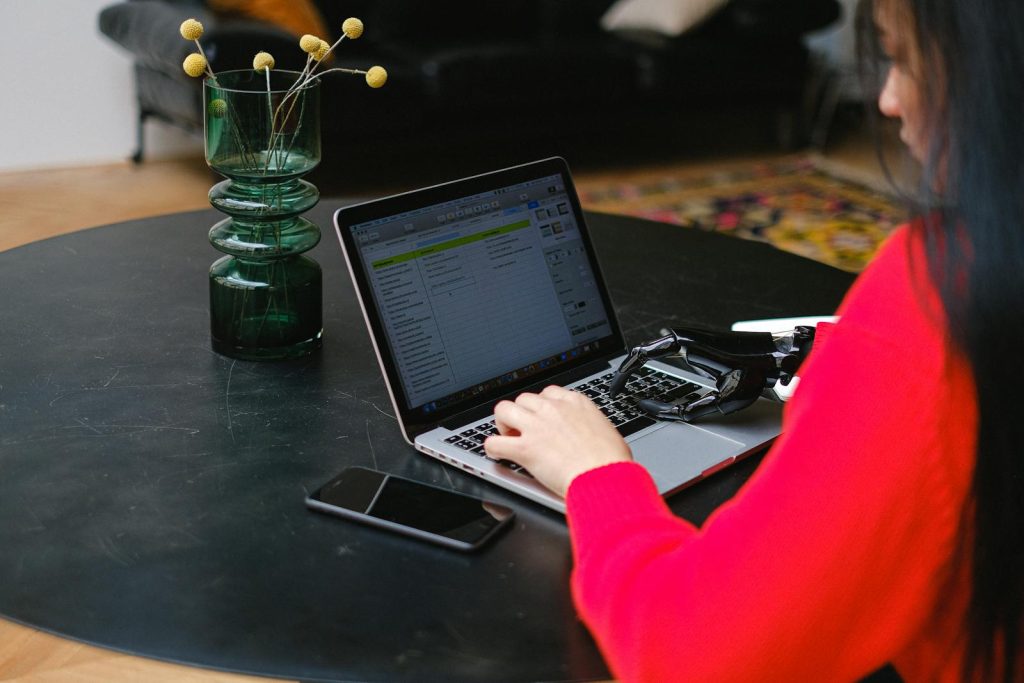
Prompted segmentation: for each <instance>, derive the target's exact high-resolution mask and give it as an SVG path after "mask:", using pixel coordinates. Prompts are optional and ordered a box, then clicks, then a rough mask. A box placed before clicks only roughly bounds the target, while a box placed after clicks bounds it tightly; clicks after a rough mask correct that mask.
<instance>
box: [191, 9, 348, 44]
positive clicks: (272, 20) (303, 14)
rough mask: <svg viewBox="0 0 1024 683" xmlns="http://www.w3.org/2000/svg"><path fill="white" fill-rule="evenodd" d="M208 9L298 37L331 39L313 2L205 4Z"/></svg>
mask: <svg viewBox="0 0 1024 683" xmlns="http://www.w3.org/2000/svg"><path fill="white" fill-rule="evenodd" d="M208 2H209V6H210V9H212V10H213V11H215V12H218V13H222V14H231V15H237V16H241V17H245V18H248V19H256V20H259V21H265V22H267V23H268V24H273V25H274V26H277V27H279V28H283V29H284V30H285V31H288V32H289V33H291V34H293V35H296V36H301V35H303V34H306V33H312V34H313V35H315V36H317V37H319V38H324V39H327V38H328V36H329V35H330V33H329V31H328V29H327V24H326V23H324V19H323V17H321V16H320V10H319V9H317V6H316V5H315V4H313V2H312V0H208Z"/></svg>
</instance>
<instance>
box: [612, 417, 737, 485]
mask: <svg viewBox="0 0 1024 683" xmlns="http://www.w3.org/2000/svg"><path fill="white" fill-rule="evenodd" d="M629 447H630V449H632V451H633V457H634V458H635V459H636V461H637V462H639V463H641V464H642V465H643V466H644V467H646V468H647V470H648V471H649V472H650V473H651V476H652V477H653V478H654V481H655V483H656V484H657V485H658V490H659V491H661V492H665V491H668V490H671V489H675V488H677V487H678V486H679V485H681V484H684V483H686V482H687V481H690V480H692V479H695V478H697V477H699V476H700V475H701V473H703V472H704V471H705V470H707V469H708V468H710V467H713V466H715V465H717V464H718V463H720V462H722V461H723V460H728V459H729V458H733V457H736V456H737V455H739V454H740V453H743V452H744V451H745V450H746V447H745V446H744V445H743V444H742V443H740V442H738V441H733V440H732V439H726V438H725V437H721V436H716V435H714V434H712V433H710V432H708V431H705V430H703V429H701V428H700V427H695V426H693V425H688V424H679V423H674V424H666V425H665V426H663V427H662V428H661V429H657V430H655V431H653V432H648V433H646V434H644V435H642V436H641V437H640V438H638V439H637V440H635V441H632V442H631V443H630V444H629Z"/></svg>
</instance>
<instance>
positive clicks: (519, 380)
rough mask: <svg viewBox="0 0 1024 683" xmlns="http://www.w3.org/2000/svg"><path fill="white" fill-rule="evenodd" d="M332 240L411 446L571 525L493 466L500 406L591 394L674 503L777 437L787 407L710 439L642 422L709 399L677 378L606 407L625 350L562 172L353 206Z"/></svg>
mask: <svg viewBox="0 0 1024 683" xmlns="http://www.w3.org/2000/svg"><path fill="white" fill-rule="evenodd" d="M334 225H335V230H336V231H337V233H338V238H339V240H340V241H341V248H342V251H343V252H344V256H345V261H346V263H347V264H348V269H349V273H350V275H351V276H352V282H353V284H354V286H355V291H356V295H357V296H358V298H359V304H360V306H361V307H362V311H363V315H364V317H365V319H366V324H367V328H368V330H369V333H370V337H371V339H372V341H373V346H374V349H375V350H376V354H377V359H378V361H379V362H380V367H381V371H382V372H383V374H384V380H385V382H386V384H387V388H388V393H389V394H390V397H391V402H392V404H393V406H394V409H395V414H396V415H397V417H398V422H399V426H400V427H401V430H402V434H403V436H404V437H405V439H406V441H408V442H409V443H410V444H412V445H413V446H414V447H415V448H416V450H418V451H420V452H422V453H425V454H427V455H429V456H431V457H434V458H437V459H438V460H441V461H442V462H445V463H448V464H449V465H452V466H454V467H456V468H458V469H461V470H463V471H464V472H468V473H470V474H473V475H475V476H477V477H480V478H482V479H484V480H486V481H489V482H491V483H493V484H496V485H498V486H501V487H504V488H506V489H508V490H510V491H513V492H515V493H517V494H519V495H522V496H524V497H526V498H528V499H530V500H532V501H535V502H537V503H540V504H541V505H545V506H547V507H549V508H551V509H553V510H557V511H559V512H564V511H565V504H564V501H563V500H562V499H561V498H560V497H558V496H557V495H555V494H553V493H552V492H551V491H549V490H548V489H546V488H545V487H543V486H542V485H540V484H539V483H538V482H537V481H536V480H534V479H533V478H532V477H531V476H530V474H529V472H527V471H525V470H523V469H522V468H521V467H519V466H517V465H514V464H512V463H509V462H502V461H495V460H493V459H491V458H489V457H488V456H487V454H486V453H485V452H484V449H483V446H482V443H483V441H484V439H485V438H486V437H487V436H488V435H489V434H492V433H494V432H495V431H496V430H495V427H494V422H493V419H494V418H493V414H492V411H493V407H494V404H495V403H496V402H498V401H499V400H501V399H503V398H514V397H515V396H516V395H518V394H519V393H521V392H523V391H539V390H540V389H542V388H543V387H545V386H547V385H548V384H559V385H562V386H565V387H568V388H570V389H575V390H578V391H582V392H584V393H585V394H586V395H587V396H589V397H591V398H592V399H593V400H594V402H595V403H597V404H598V406H599V407H601V409H602V411H603V412H604V413H605V414H606V415H608V417H609V419H610V420H611V421H612V423H613V424H615V425H616V428H617V429H618V430H619V431H620V433H622V434H623V435H624V436H625V437H626V440H627V442H629V445H630V448H631V450H632V452H633V456H634V458H635V459H636V460H637V461H638V462H640V463H642V464H643V465H644V466H645V467H647V469H648V470H649V471H650V472H651V475H652V476H653V478H654V481H655V483H656V484H657V486H658V490H659V491H660V492H661V493H662V494H663V495H669V494H671V493H673V492H675V491H677V490H679V489H681V488H683V487H684V486H687V485H688V484H692V483H694V482H696V481H699V480H700V479H702V478H704V477H707V476H708V475H710V474H711V473H713V472H716V471H718V470H719V469H721V468H722V467H725V466H726V465H728V464H730V463H732V462H734V461H735V460H737V459H738V458H740V457H742V456H744V455H746V454H748V453H751V452H753V451H755V450H757V449H759V448H760V447H761V446H763V445H764V444H766V443H768V442H769V441H771V440H772V439H773V438H775V437H776V436H777V435H778V434H779V431H780V426H781V407H780V404H779V403H776V402H773V401H769V400H766V399H759V400H758V401H757V402H756V403H755V404H754V405H753V406H751V407H750V408H747V409H746V410H744V411H740V412H738V413H734V414H732V415H729V416H726V417H722V418H717V419H709V420H708V421H706V422H701V423H698V424H685V423H670V422H657V421H655V420H653V419H651V418H650V417H648V416H646V415H645V414H644V413H643V411H641V410H640V409H639V408H638V407H637V406H636V401H637V400H638V399H639V398H644V397H651V398H656V399H658V400H664V401H676V402H682V401H690V400H694V398H695V397H698V396H700V395H703V394H705V393H707V392H708V391H710V390H711V389H712V387H713V384H712V383H710V382H708V380H706V379H705V378H703V377H700V376H699V375H696V374H691V373H689V372H686V371H683V370H679V369H678V368H676V367H673V366H672V365H669V364H666V363H660V362H650V363H648V364H647V365H646V366H645V367H644V368H643V369H642V370H641V371H640V372H639V373H637V376H636V377H634V378H632V379H631V380H630V383H629V384H628V385H627V387H626V391H625V392H623V394H620V395H618V396H616V399H615V400H614V401H612V400H611V399H609V398H608V396H607V386H608V383H609V381H610V379H611V377H612V374H613V373H614V371H615V370H616V369H617V368H618V366H619V363H620V362H621V361H622V360H623V358H624V357H625V354H626V352H627V350H628V349H629V345H628V344H627V342H626V340H625V339H624V337H623V333H622V329H621V326H620V324H619V321H618V319H617V318H616V316H615V309H614V307H613V306H612V302H611V298H610V297H609V295H608V288H607V286H606V284H605V281H604V279H603V278H602V276H601V269H600V267H599V265H598V260H597V255H596V253H595V251H594V246H593V244H592V242H591V239H590V235H589V233H588V231H587V224H586V221H585V220H584V215H583V211H582V209H581V208H580V203H579V199H578V198H577V196H576V191H575V188H574V187H573V182H572V178H571V176H570V173H569V168H568V166H567V165H566V162H565V161H564V160H563V159H561V158H550V159H542V160H540V161H536V162H532V163H528V164H523V165H520V166H515V167H512V168H506V169H502V170H498V171H494V172H491V173H485V174H482V175H477V176H473V177H470V178H463V179H460V180H455V181H452V182H448V183H444V184H441V185H435V186H432V187H427V188H424V189H419V190H414V191H411V192H406V193H403V194H398V195H394V196H390V197H385V198H382V199H376V200H373V201H369V202H365V203H362V204H356V205H353V206H347V207H344V208H342V209H339V210H338V211H337V212H336V213H335V214H334ZM637 341H643V340H637Z"/></svg>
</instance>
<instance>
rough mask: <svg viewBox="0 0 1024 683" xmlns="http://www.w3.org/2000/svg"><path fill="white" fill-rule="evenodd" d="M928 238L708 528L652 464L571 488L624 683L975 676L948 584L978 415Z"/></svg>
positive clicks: (573, 517)
mask: <svg viewBox="0 0 1024 683" xmlns="http://www.w3.org/2000/svg"><path fill="white" fill-rule="evenodd" d="M911 235H912V233H911V231H910V230H909V229H908V228H902V229H900V230H899V231H898V232H897V233H896V234H894V235H893V237H892V238H891V239H890V240H889V241H888V242H887V244H886V245H885V246H884V247H883V249H882V250H881V252H880V253H879V254H878V256H877V257H876V258H875V260H874V262H873V263H872V265H871V266H870V267H869V268H868V269H867V270H866V271H865V272H864V273H863V274H862V275H861V277H860V278H858V280H857V281H856V283H855V284H854V287H853V288H852V289H851V291H850V292H849V294H848V295H847V297H846V299H845V301H844V302H843V305H842V306H841V307H840V311H839V313H840V315H841V316H842V318H841V320H840V322H839V323H838V324H837V325H836V326H835V327H834V328H833V329H832V330H831V331H830V332H829V334H828V335H827V336H825V337H824V338H823V339H821V340H820V343H817V344H816V345H815V349H814V351H813V352H812V354H811V357H810V358H809V359H808V360H807V362H806V365H805V367H804V368H803V372H802V373H801V374H802V380H801V384H800V386H799V388H798V389H797V391H796V394H795V395H794V397H793V398H792V400H791V401H790V402H789V404H787V406H786V410H785V415H784V421H783V435H782V436H781V437H780V438H779V439H778V440H777V441H776V443H775V445H774V446H773V447H772V449H771V451H770V452H769V453H768V454H767V455H766V456H765V459H764V461H763V462H762V463H761V465H760V467H759V468H758V470H757V472H756V473H755V474H754V476H753V477H751V479H750V480H749V481H748V482H747V483H746V484H745V485H744V487H743V488H742V489H741V490H740V492H739V493H738V494H737V495H736V496H735V497H734V498H733V499H732V500H730V501H729V502H727V503H725V504H724V505H722V506H721V507H720V508H719V509H718V510H716V511H715V513H714V514H713V515H712V516H711V517H710V518H709V519H708V520H707V522H706V523H705V524H704V525H703V527H701V528H700V529H698V528H695V527H694V526H693V525H691V524H689V523H687V522H686V521H684V520H682V519H679V518H678V517H676V516H674V515H673V514H672V513H671V511H670V510H669V509H668V507H667V506H666V505H665V504H664V501H662V499H661V498H660V497H659V496H658V494H657V491H656V490H655V488H654V485H653V483H652V481H651V479H650V477H649V476H648V474H647V472H646V471H645V470H644V469H643V468H641V467H640V466H639V465H636V464H633V463H620V464H615V465H609V466H606V467H603V468H599V469H596V470H592V471H590V472H587V473H585V474H583V475H581V476H579V477H577V478H576V479H575V480H574V481H573V483H572V485H571V487H570V489H569V492H568V495H567V504H568V520H569V526H570V530H571V534H572V541H573V552H574V556H575V562H576V564H575V570H574V573H573V585H572V587H573V594H574V598H575V600H576V604H577V607H578V609H579V611H580V614H581V615H582V617H583V619H584V621H585V622H586V624H587V626H588V627H589V628H590V629H591V631H592V632H593V634H594V635H595V637H596V639H597V641H598V643H599V645H600V647H601V650H602V652H603V653H604V655H605V657H606V659H607V661H608V663H609V666H610V667H611V669H612V671H613V672H614V674H615V676H616V677H618V678H620V679H622V680H625V681H635V680H643V681H658V682H664V681H673V680H691V681H702V682H703V681H733V680H743V681H747V680H750V681H769V680H777V681H849V680H856V679H858V678H860V677H862V676H865V675H867V674H869V673H871V672H872V671H873V670H875V669H877V668H878V667H880V666H882V665H884V664H885V663H886V662H892V663H894V665H895V666H896V668H897V670H898V671H899V672H900V673H901V675H902V676H903V677H904V679H905V680H907V681H910V682H913V681H918V680H921V681H932V680H943V681H946V680H948V681H952V680H956V679H957V678H958V676H959V667H960V663H961V658H962V651H963V644H962V642H961V641H960V640H959V639H958V634H959V632H960V623H961V620H962V618H963V610H964V607H965V605H966V599H967V595H968V585H969V584H968V581H967V577H966V574H964V573H963V571H962V570H963V569H964V568H965V566H964V564H963V563H961V565H960V566H961V571H959V572H958V573H956V575H955V576H953V575H952V572H951V571H950V567H951V566H952V559H953V558H954V557H955V555H956V553H957V538H958V536H957V533H958V524H959V522H960V519H961V511H962V510H963V508H964V503H965V500H966V496H967V494H968V490H969V486H970V479H971V475H972V472H973V462H974V447H975V433H976V428H977V409H976V407H975V400H974V384H973V381H972V379H971V376H970V372H969V368H968V367H967V364H966V361H965V360H964V359H963V358H962V357H961V356H959V355H957V354H955V353H953V352H952V351H951V349H950V347H949V346H948V344H947V340H946V337H945V333H944V328H943V325H944V320H943V318H942V316H941V314H940V313H939V311H940V310H941V309H940V308H939V305H938V299H937V296H936V294H935V292H934V289H933V288H931V287H930V286H929V285H927V284H926V281H925V278H924V277H923V272H924V258H923V251H922V247H921V244H920V240H919V239H917V238H914V237H911ZM911 264H913V266H912V265H911ZM685 455H686V454H685V453H680V457H685Z"/></svg>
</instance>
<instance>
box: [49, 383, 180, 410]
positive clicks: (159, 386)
mask: <svg viewBox="0 0 1024 683" xmlns="http://www.w3.org/2000/svg"><path fill="white" fill-rule="evenodd" d="M180 386H181V383H180V382H178V383H174V384H125V385H123V386H113V387H108V386H99V387H80V388H78V389H71V390H69V391H64V392H61V393H60V394H58V395H57V396H56V397H55V398H54V399H53V400H52V401H50V403H49V406H50V407H51V408H52V407H53V404H54V403H56V402H57V401H60V400H61V399H63V398H66V397H68V396H70V395H72V394H77V393H80V392H83V391H112V390H114V389H164V388H172V389H173V388H175V387H180Z"/></svg>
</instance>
